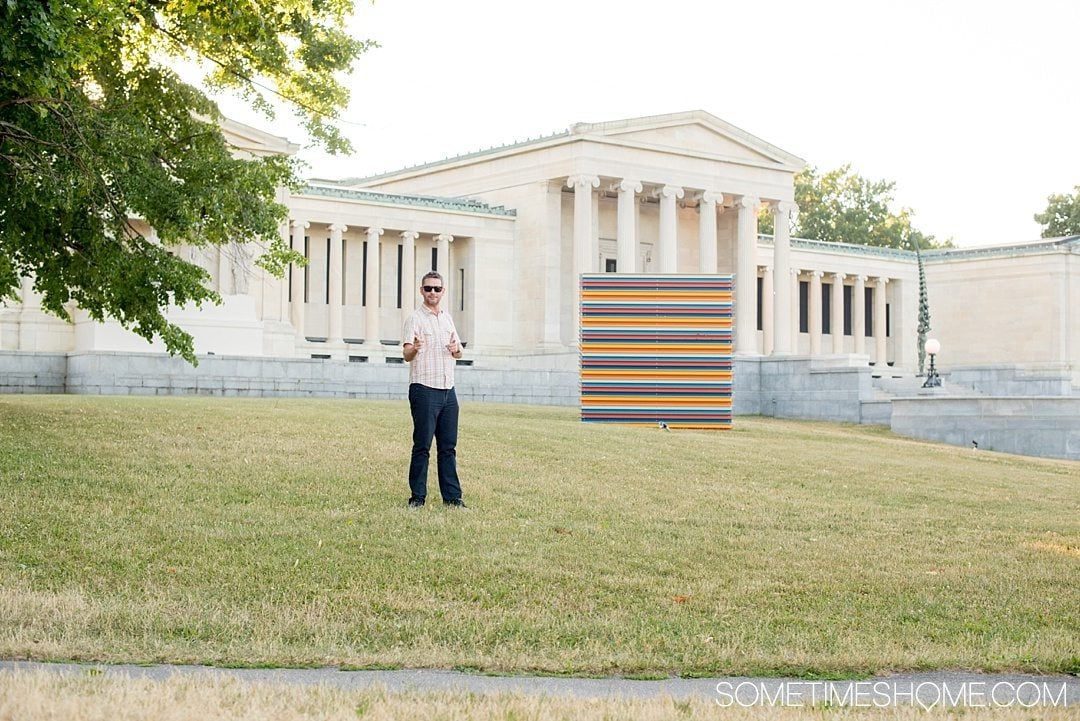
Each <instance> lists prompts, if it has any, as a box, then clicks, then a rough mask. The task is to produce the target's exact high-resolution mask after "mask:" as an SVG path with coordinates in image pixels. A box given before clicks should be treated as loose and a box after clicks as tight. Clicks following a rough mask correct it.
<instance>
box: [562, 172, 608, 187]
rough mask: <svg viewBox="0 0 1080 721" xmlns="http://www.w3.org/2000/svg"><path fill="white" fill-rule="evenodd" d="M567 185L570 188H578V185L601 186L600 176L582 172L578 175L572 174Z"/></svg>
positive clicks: (567, 180)
mask: <svg viewBox="0 0 1080 721" xmlns="http://www.w3.org/2000/svg"><path fill="white" fill-rule="evenodd" d="M566 185H567V187H570V188H577V187H578V186H582V187H586V188H590V187H591V188H599V187H600V178H598V177H597V176H595V175H589V174H588V173H580V174H578V175H571V176H570V177H568V178H567V179H566Z"/></svg>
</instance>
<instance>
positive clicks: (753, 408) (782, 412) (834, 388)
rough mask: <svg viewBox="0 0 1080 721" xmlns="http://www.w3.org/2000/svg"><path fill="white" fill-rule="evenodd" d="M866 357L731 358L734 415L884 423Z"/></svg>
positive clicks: (884, 419) (884, 418)
mask: <svg viewBox="0 0 1080 721" xmlns="http://www.w3.org/2000/svg"><path fill="white" fill-rule="evenodd" d="M871 372H872V369H871V368H870V367H869V366H867V365H866V363H865V358H864V359H863V362H862V363H861V364H860V363H859V362H858V357H851V356H835V357H831V358H830V357H825V358H809V357H798V356H796V357H787V358H772V357H761V358H736V359H735V393H734V396H735V414H736V415H751V414H753V415H763V416H775V417H777V418H803V419H807V420H823V421H841V422H846V423H887V422H888V418H887V414H886V415H885V416H883V415H882V413H883V411H882V409H881V408H879V407H878V405H877V404H875V405H872V406H866V408H865V409H864V403H869V402H871V401H872V400H873V399H874V390H873V386H872V381H871Z"/></svg>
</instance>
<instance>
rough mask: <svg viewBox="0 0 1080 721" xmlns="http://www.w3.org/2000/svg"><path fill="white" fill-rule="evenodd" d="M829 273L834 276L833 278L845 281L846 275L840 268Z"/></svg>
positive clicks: (841, 281)
mask: <svg viewBox="0 0 1080 721" xmlns="http://www.w3.org/2000/svg"><path fill="white" fill-rule="evenodd" d="M829 275H831V276H832V277H833V280H836V281H839V282H840V283H843V282H844V278H845V277H846V276H845V275H844V274H843V273H841V272H840V271H838V270H837V271H833V272H832V273H829Z"/></svg>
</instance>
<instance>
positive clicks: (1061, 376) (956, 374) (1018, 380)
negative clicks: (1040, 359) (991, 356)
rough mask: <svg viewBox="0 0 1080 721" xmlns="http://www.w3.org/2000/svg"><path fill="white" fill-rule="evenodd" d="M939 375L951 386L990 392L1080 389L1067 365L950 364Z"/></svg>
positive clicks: (1030, 393)
mask: <svg viewBox="0 0 1080 721" xmlns="http://www.w3.org/2000/svg"><path fill="white" fill-rule="evenodd" d="M942 376H943V377H944V378H945V380H946V383H947V384H948V385H949V386H950V387H960V388H964V389H970V390H973V391H975V392H977V393H985V394H987V395H992V396H1071V395H1080V389H1078V388H1076V387H1075V386H1073V378H1072V373H1071V372H1070V371H1069V370H1068V368H1031V367H1025V366H1017V365H988V366H974V367H970V368H951V369H949V371H948V373H943V374H942Z"/></svg>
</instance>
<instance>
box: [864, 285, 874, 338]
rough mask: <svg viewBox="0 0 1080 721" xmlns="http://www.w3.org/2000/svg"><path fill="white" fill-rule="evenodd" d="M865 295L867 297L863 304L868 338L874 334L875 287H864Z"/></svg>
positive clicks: (865, 330)
mask: <svg viewBox="0 0 1080 721" xmlns="http://www.w3.org/2000/svg"><path fill="white" fill-rule="evenodd" d="M863 291H864V294H863V297H864V298H865V299H866V300H865V303H864V304H863V330H864V333H865V334H866V337H867V338H872V337H873V336H874V289H873V288H864V289H863Z"/></svg>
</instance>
